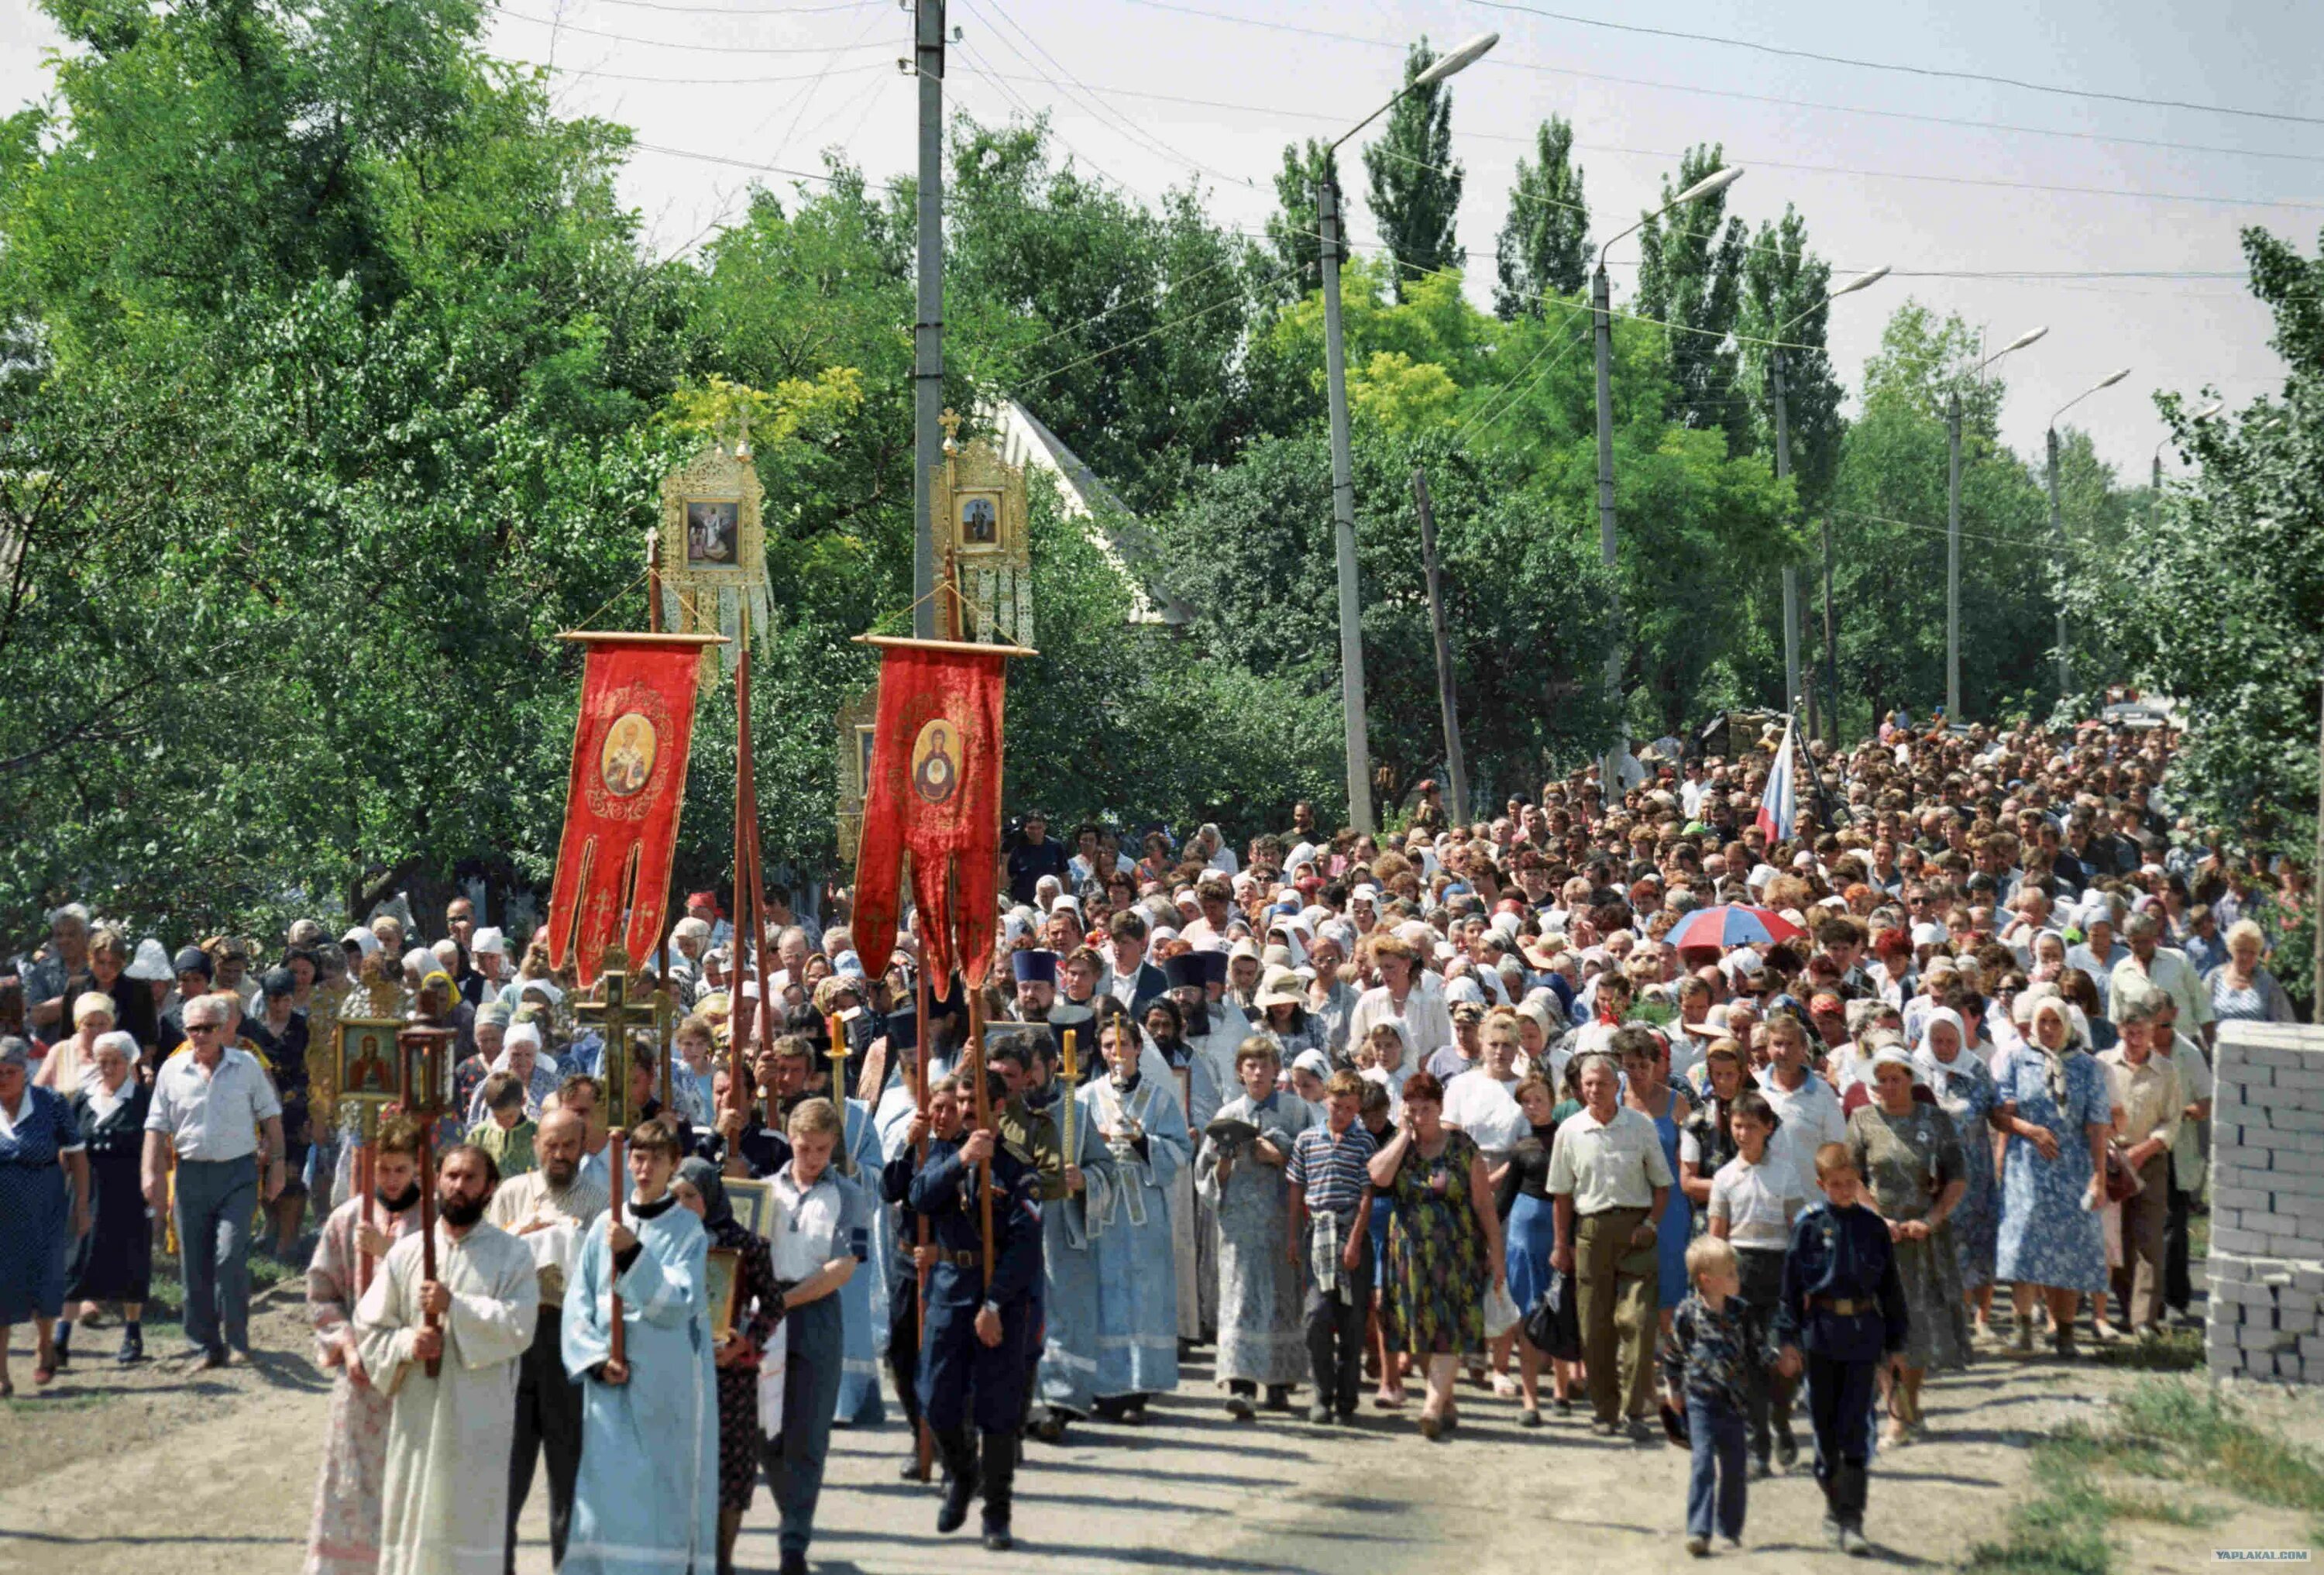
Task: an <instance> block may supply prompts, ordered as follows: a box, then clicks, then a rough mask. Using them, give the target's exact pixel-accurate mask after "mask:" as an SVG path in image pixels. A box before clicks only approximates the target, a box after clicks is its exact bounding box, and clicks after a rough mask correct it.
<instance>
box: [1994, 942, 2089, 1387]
mask: <svg viewBox="0 0 2324 1575" xmlns="http://www.w3.org/2000/svg"><path fill="white" fill-rule="evenodd" d="M2042 988H2045V987H2043V986H2038V985H2037V986H2035V987H2034V989H2042ZM2032 993H2033V991H2032V990H2028V991H2027V992H2026V994H2028V995H2030V994H2032ZM2018 1005H2019V1006H2021V1007H2024V1008H2025V1009H2026V1011H2027V1014H2028V1032H2027V1034H2026V1037H2025V1042H2024V1045H2023V1047H2022V1048H2020V1049H2019V1050H2017V1051H2016V1052H2015V1053H2014V1054H2012V1055H2008V1056H2006V1057H2005V1058H2004V1059H2003V1060H2002V1062H2001V1063H2000V1066H1999V1069H1998V1070H1997V1072H1996V1073H1995V1074H1994V1111H1993V1122H1994V1125H1995V1126H1997V1127H1998V1128H2001V1129H2002V1130H2003V1131H2004V1132H2006V1133H2007V1134H2008V1135H2009V1148H2008V1152H2007V1154H2006V1156H2004V1158H2003V1163H2002V1173H2001V1240H2000V1245H1999V1250H1998V1252H1997V1255H1996V1259H1995V1265H1994V1270H1995V1273H1996V1274H1997V1276H1999V1277H2000V1278H2002V1279H2005V1280H2007V1281H2008V1282H2009V1283H2010V1285H2011V1287H2012V1290H2013V1294H2014V1296H2015V1302H2016V1329H2015V1333H2014V1335H2013V1336H2012V1340H2013V1343H2014V1345H2015V1349H2017V1350H2018V1351H2020V1352H2021V1353H2022V1352H2026V1351H2031V1350H2032V1349H2033V1296H2034V1293H2035V1292H2037V1291H2039V1292H2042V1293H2043V1294H2045V1295H2046V1296H2047V1298H2048V1300H2049V1303H2050V1318H2051V1327H2052V1331H2053V1333H2052V1338H2053V1339H2054V1340H2055V1341H2056V1343H2057V1349H2058V1354H2059V1355H2060V1356H2064V1357H2070V1356H2072V1355H2073V1354H2074V1313H2075V1310H2076V1308H2077V1306H2078V1304H2079V1303H2080V1299H2081V1297H2083V1296H2085V1295H2097V1294H2100V1293H2102V1292H2103V1291H2105V1290H2106V1288H2107V1252H2106V1235H2105V1230H2104V1228H2103V1226H2102V1224H2101V1223H2100V1220H2099V1216H2098V1209H2099V1206H2100V1205H2102V1204H2103V1203H2104V1202H2106V1192H2105V1186H2106V1181H2105V1174H2106V1147H2107V1138H2108V1137H2109V1136H2110V1135H2111V1134H2112V1131H2113V1120H2114V1105H2113V1100H2112V1097H2111V1095H2110V1093H2109V1091H2108V1090H2107V1080H2106V1073H2105V1071H2104V1069H2103V1068H2101V1067H2100V1066H2099V1065H2098V1062H2097V1060H2096V1059H2094V1058H2093V1057H2092V1056H2091V1055H2090V1054H2089V1051H2088V1049H2086V1048H2085V1047H2084V1046H2083V1045H2082V1043H2081V1041H2080V1037H2079V1036H2077V1035H2076V1033H2075V1030H2074V1025H2073V1018H2072V1014H2071V1012H2070V1009H2069V1008H2068V1007H2067V1005H2066V1002H2065V1001H2064V999H2061V998H2060V997H2058V996H2055V995H2050V996H2043V997H2042V998H2041V999H2037V1000H2035V1001H2033V1003H2032V1004H2031V1005H2030V1006H2027V1003H2026V1000H2025V997H2024V996H2020V997H2019V998H2018Z"/></svg>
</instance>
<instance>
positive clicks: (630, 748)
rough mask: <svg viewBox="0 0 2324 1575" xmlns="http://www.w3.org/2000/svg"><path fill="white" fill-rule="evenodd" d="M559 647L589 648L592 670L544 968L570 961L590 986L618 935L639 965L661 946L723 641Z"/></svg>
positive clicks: (587, 641) (625, 637) (661, 638)
mask: <svg viewBox="0 0 2324 1575" xmlns="http://www.w3.org/2000/svg"><path fill="white" fill-rule="evenodd" d="M561 638H562V639H565V640H573V641H576V642H577V643H578V644H580V645H582V646H584V647H585V648H586V665H585V666H584V668H583V669H582V675H581V715H580V718H579V720H578V721H577V722H576V723H575V724H574V728H573V776H572V779H571V782H570V785H569V786H568V787H567V789H566V797H565V836H564V840H563V842H561V843H559V844H558V850H557V882H556V885H555V886H554V887H553V888H552V889H551V890H550V894H549V963H550V964H551V966H554V967H562V966H564V963H565V960H566V959H567V957H572V958H573V959H574V961H575V964H576V967H577V968H578V969H579V971H580V980H581V982H582V983H583V984H584V985H587V984H591V983H594V982H595V980H596V976H597V955H598V953H601V952H603V951H604V949H605V944H606V943H607V942H609V941H612V940H614V939H616V938H617V935H618V938H619V939H620V940H621V941H622V944H623V945H624V946H625V947H626V948H627V949H628V952H629V953H630V955H631V956H632V957H643V956H644V955H645V954H646V953H649V952H650V951H651V950H652V949H653V947H654V944H655V943H656V942H658V941H659V940H660V938H661V929H662V916H663V914H664V913H665V912H666V911H667V909H668V907H669V865H670V854H671V852H672V850H673V849H674V848H675V847H676V845H677V843H678V810H679V808H680V806H682V805H683V804H684V803H685V801H686V762H687V751H688V750H689V749H690V748H691V746H692V743H693V740H694V691H695V682H696V678H697V677H698V676H699V675H700V673H701V670H702V648H703V647H704V646H705V645H706V644H714V643H715V644H724V640H723V639H721V638H720V637H718V636H715V635H712V636H704V635H700V634H610V633H590V632H584V633H576V634H567V635H564V636H562V637H561ZM624 916H626V919H627V922H626V924H624V922H623V920H624Z"/></svg>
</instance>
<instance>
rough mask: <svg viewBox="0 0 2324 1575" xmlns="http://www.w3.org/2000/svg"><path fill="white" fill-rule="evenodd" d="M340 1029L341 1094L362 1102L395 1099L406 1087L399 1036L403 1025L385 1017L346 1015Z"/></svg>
mask: <svg viewBox="0 0 2324 1575" xmlns="http://www.w3.org/2000/svg"><path fill="white" fill-rule="evenodd" d="M337 1028H338V1033H339V1037H338V1055H337V1071H338V1094H337V1097H338V1098H339V1099H341V1100H346V1101H355V1102H356V1103H358V1104H374V1105H384V1104H389V1103H391V1102H392V1101H394V1099H395V1097H396V1094H397V1091H398V1090H400V1089H401V1087H402V1082H401V1076H402V1073H401V1058H400V1056H399V1054H398V1052H397V1050H396V1043H395V1042H396V1036H397V1035H399V1034H401V1032H402V1031H403V1025H402V1024H401V1022H396V1021H393V1020H391V1019H388V1018H340V1019H339V1021H338V1023H337Z"/></svg>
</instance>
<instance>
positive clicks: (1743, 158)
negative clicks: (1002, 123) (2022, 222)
mask: <svg viewBox="0 0 2324 1575" xmlns="http://www.w3.org/2000/svg"><path fill="white" fill-rule="evenodd" d="M1132 3H1133V4H1139V5H1146V4H1151V3H1153V0H1132ZM1091 91H1093V92H1097V93H1103V94H1106V95H1108V96H1110V97H1116V98H1146V99H1151V100H1154V101H1156V102H1158V103H1166V104H1180V105H1185V106H1189V107H1192V108H1197V109H1223V110H1231V111H1235V112H1239V113H1241V114H1247V115H1269V116H1276V117H1278V118H1287V119H1294V120H1305V121H1319V122H1328V123H1330V124H1334V125H1336V124H1339V122H1340V119H1341V118H1342V117H1340V116H1338V115H1333V114H1329V113H1326V112H1323V111H1318V110H1303V109H1290V108H1285V107H1282V106H1276V105H1264V104H1237V103H1233V102H1231V101H1228V100H1225V99H1217V98H1195V97H1188V96H1186V95H1184V94H1171V93H1155V92H1150V91H1148V90H1146V89H1143V88H1112V87H1099V88H1092V89H1091ZM1462 135H1463V136H1467V137H1473V138H1475V139H1477V140H1478V141H1480V142H1489V143H1517V144H1520V145H1523V146H1526V147H1531V146H1532V145H1533V143H1534V139H1533V138H1532V137H1530V136H1518V135H1516V134H1511V133H1507V132H1483V131H1470V132H1463V133H1462ZM1370 145H1371V146H1375V147H1376V146H1378V145H1379V144H1378V143H1372V144H1370ZM1573 147H1574V149H1575V151H1577V152H1588V153H1611V154H1613V155H1615V156H1616V157H1618V158H1628V159H1659V160H1678V159H1683V158H1684V157H1685V156H1686V154H1685V153H1684V152H1679V151H1674V150H1672V149H1669V148H1631V147H1624V146H1622V145H1620V144H1619V143H1582V142H1577V143H1574V144H1573ZM1729 159H1730V161H1732V162H1735V163H1738V164H1746V165H1756V166H1757V167H1759V168H1761V169H1767V170H1798V171H1800V172H1803V173H1805V174H1811V175H1844V176H1847V177H1849V178H1850V179H1853V180H1907V181H1923V182H1934V183H1936V184H1939V185H1945V186H1969V187H1978V188H1985V189H1993V190H2002V191H2033V192H2040V193H2042V194H2043V195H2046V196H2068V197H2110V198H2122V199H2126V200H2132V201H2139V202H2181V203H2194V204H2199V205H2203V206H2209V207H2260V208H2270V207H2282V208H2292V209H2296V210H2301V211H2324V201H2317V200H2311V199H2308V198H2256V197H2220V196H2214V195H2212V194H2210V193H2209V192H2181V191H2142V190H2138V189H2135V188H2129V187H2119V186H2069V185H2063V184H2057V183H2052V182H2047V181H2033V180H1996V179H1991V178H1987V177H1983V176H1976V175H1932V174H1923V173H1919V172H1917V171H1913V170H1863V169H1858V168H1855V167H1853V166H1849V165H1843V164H1807V163H1801V162H1799V161H1794V160H1782V159H1768V158H1761V157H1758V156H1757V155H1753V154H1747V153H1743V152H1735V151H1732V150H1729Z"/></svg>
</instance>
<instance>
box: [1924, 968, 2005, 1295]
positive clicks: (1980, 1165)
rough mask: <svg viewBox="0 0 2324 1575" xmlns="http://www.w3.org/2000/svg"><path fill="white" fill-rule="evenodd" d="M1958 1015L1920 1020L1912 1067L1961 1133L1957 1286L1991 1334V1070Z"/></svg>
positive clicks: (1995, 1228)
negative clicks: (1963, 1177) (1967, 1039)
mask: <svg viewBox="0 0 2324 1575" xmlns="http://www.w3.org/2000/svg"><path fill="white" fill-rule="evenodd" d="M1965 1034H1966V1027H1965V1025H1964V1024H1963V1022H1962V1019H1961V1015H1960V1013H1959V1012H1957V1011H1955V1010H1953V1009H1951V1008H1950V1007H1940V1008H1938V1009H1936V1010H1935V1011H1932V1012H1931V1013H1930V1014H1929V1018H1928V1021H1927V1022H1926V1023H1924V1024H1923V1025H1922V1029H1921V1047H1920V1049H1918V1050H1917V1051H1915V1052H1914V1055H1913V1071H1914V1074H1915V1075H1916V1076H1918V1077H1919V1078H1920V1080H1921V1082H1923V1083H1924V1084H1925V1085H1927V1087H1928V1090H1929V1091H1930V1092H1931V1093H1932V1094H1934V1095H1935V1096H1936V1101H1937V1108H1938V1109H1939V1110H1942V1111H1944V1113H1945V1114H1946V1115H1947V1116H1949V1117H1950V1118H1951V1119H1952V1124H1953V1129H1954V1130H1955V1131H1956V1132H1958V1133H1960V1146H1961V1155H1962V1158H1963V1161H1964V1168H1965V1172H1966V1174H1967V1175H1968V1177H1969V1191H1968V1192H1966V1193H1962V1194H1961V1201H1960V1203H1959V1204H1958V1205H1957V1206H1955V1208H1954V1209H1953V1211H1952V1217H1951V1225H1952V1232H1953V1248H1954V1250H1955V1251H1956V1252H1957V1253H1958V1254H1959V1255H1960V1277H1961V1290H1962V1292H1963V1293H1964V1294H1966V1295H1967V1296H1968V1298H1969V1305H1970V1307H1971V1308H1972V1309H1973V1310H1974V1313H1975V1315H1976V1318H1977V1335H1978V1338H1979V1339H1985V1338H1987V1337H1988V1336H1990V1335H1991V1334H1992V1333H1993V1327H1992V1319H1993V1264H1994V1257H1995V1254H1996V1252H1997V1250H1998V1248H1999V1247H2000V1239H2001V1202H2000V1192H1999V1188H1998V1187H1997V1185H1996V1184H1995V1180H1994V1174H1993V1127H1992V1119H1993V1105H1994V1085H1993V1073H1991V1072H1989V1071H1987V1069H1986V1064H1985V1063H1984V1062H1982V1061H1980V1060H1978V1057H1977V1055H1975V1054H1974V1053H1973V1052H1971V1051H1970V1050H1969V1049H1968V1048H1967V1047H1966V1045H1965V1044H1964V1036H1965Z"/></svg>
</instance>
